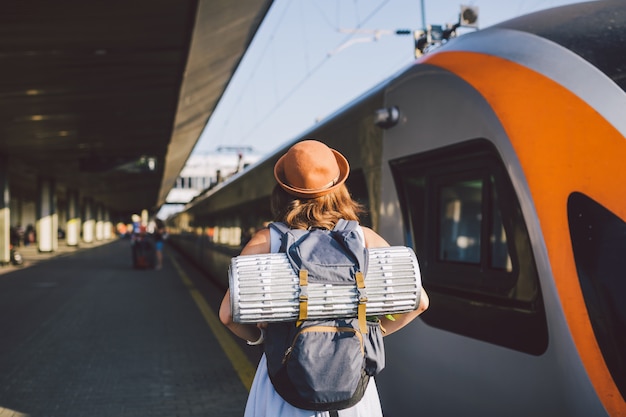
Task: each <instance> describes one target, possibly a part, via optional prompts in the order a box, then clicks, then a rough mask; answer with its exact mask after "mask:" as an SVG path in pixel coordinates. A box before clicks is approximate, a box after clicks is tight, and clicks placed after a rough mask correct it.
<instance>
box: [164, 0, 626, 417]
mask: <svg viewBox="0 0 626 417" xmlns="http://www.w3.org/2000/svg"><path fill="white" fill-rule="evenodd" d="M625 45H626V3H624V2H623V1H617V0H607V1H596V2H589V3H581V4H575V5H569V6H563V7H560V8H555V9H550V10H545V11H542V12H537V13H533V14H530V15H527V16H522V17H519V18H516V19H513V20H510V21H507V22H503V23H501V24H498V25H495V26H493V27H491V28H488V29H485V30H481V31H477V32H475V33H472V34H467V35H464V36H461V37H458V38H455V39H453V40H451V41H449V42H448V43H446V44H445V45H444V46H442V47H440V48H437V49H435V50H433V51H432V52H430V53H427V54H426V55H424V56H423V57H422V58H420V59H419V60H417V61H416V62H415V63H414V64H413V65H411V66H410V67H408V68H406V69H405V70H404V71H402V72H401V73H399V74H398V75H397V76H394V77H392V78H390V79H389V80H387V81H385V82H384V83H382V84H381V85H380V86H378V87H377V88H375V89H373V90H372V91H369V92H367V93H366V94H365V95H364V96H362V97H361V98H360V99H358V100H356V101H355V102H353V103H351V104H349V105H348V106H346V107H345V108H344V109H342V110H340V111H339V112H337V113H336V114H335V115H333V116H332V117H331V118H329V119H328V120H327V121H325V122H323V123H320V124H319V125H317V126H315V127H314V128H312V129H311V130H309V131H307V132H304V133H303V134H302V135H301V136H299V137H298V138H296V139H295V140H294V142H295V141H297V140H300V139H303V138H315V139H318V140H322V141H324V142H325V143H327V144H328V145H329V146H330V147H333V148H336V149H337V150H339V151H340V152H342V153H343V154H344V155H345V156H346V157H347V158H348V160H349V161H350V163H351V167H352V172H351V176H350V179H349V182H348V187H349V189H350V190H351V191H352V192H353V194H354V195H355V197H356V198H357V199H358V200H360V201H361V202H362V203H364V204H365V205H366V206H367V207H368V208H369V216H368V217H367V218H366V219H365V222H366V223H367V224H368V225H370V226H372V227H373V228H374V229H376V230H377V231H378V232H379V233H380V234H381V235H382V236H383V237H385V238H386V239H387V240H388V241H389V242H390V243H391V244H392V245H408V246H412V247H413V248H414V249H415V251H416V253H417V255H418V258H419V262H420V267H421V269H422V279H423V282H424V287H425V288H426V289H427V291H428V293H429V295H430V298H431V304H430V308H429V310H428V311H427V312H426V313H425V314H424V315H422V316H421V317H420V318H419V319H418V320H415V321H414V322H413V323H411V324H410V325H409V326H408V327H407V328H405V329H403V330H402V331H401V332H398V333H396V334H394V335H392V336H390V337H389V338H387V339H386V349H387V357H388V361H387V367H386V369H385V370H384V371H383V372H382V373H381V374H380V375H379V376H378V377H377V384H378V387H379V392H380V395H381V400H382V404H383V410H384V413H385V415H386V416H387V417H394V416H398V417H399V416H407V415H418V414H422V413H424V414H425V415H431V416H449V415H456V414H459V415H470V416H473V415H477V416H478V415H480V416H501V415H507V416H555V415H567V416H590V415H592V416H603V415H607V416H626V401H625V398H626V307H625V306H626V272H625V271H626V223H625V221H626V169H625V167H624V161H626V93H625V88H626V53H625V52H626V51H625V49H626V46H625ZM381 116H386V118H385V117H381ZM291 144H292V143H289V144H287V145H286V146H285V147H284V148H282V149H280V150H278V152H276V153H275V154H273V155H271V156H269V157H268V158H267V159H265V160H264V161H262V162H260V163H258V164H257V165H255V166H254V167H252V168H251V169H249V170H248V171H245V172H244V173H242V174H240V175H238V176H237V177H235V178H233V179H231V180H229V181H228V182H226V183H223V184H221V185H220V186H219V187H217V188H215V189H213V190H208V191H207V192H206V194H205V195H203V196H202V197H200V198H198V199H197V200H195V201H194V202H192V203H191V204H190V205H188V207H187V208H186V210H185V211H184V212H183V213H181V214H179V215H178V216H176V217H175V218H172V219H170V228H172V229H173V230H176V231H177V233H174V235H173V236H172V237H171V240H173V241H174V242H176V243H177V244H178V245H179V247H180V248H181V249H182V250H183V251H185V252H186V253H189V254H192V255H193V256H194V257H195V258H196V260H197V261H198V262H199V263H200V264H201V265H202V266H203V267H204V268H205V269H206V270H207V272H208V273H210V274H211V275H212V276H214V277H216V279H218V280H220V282H221V283H222V285H223V286H224V287H225V286H226V285H227V278H226V271H227V267H228V263H229V261H230V257H232V256H235V255H237V254H238V251H239V250H240V249H241V247H242V245H243V244H244V243H245V241H246V235H247V233H250V232H252V231H253V230H254V229H257V228H259V227H263V226H264V224H265V223H266V222H268V221H270V220H271V216H270V213H269V195H270V193H271V190H272V188H273V185H274V180H273V176H272V167H273V165H274V162H275V161H276V160H277V158H278V157H279V156H280V155H282V154H283V153H284V151H285V150H286V149H287V148H288V147H289V146H291Z"/></svg>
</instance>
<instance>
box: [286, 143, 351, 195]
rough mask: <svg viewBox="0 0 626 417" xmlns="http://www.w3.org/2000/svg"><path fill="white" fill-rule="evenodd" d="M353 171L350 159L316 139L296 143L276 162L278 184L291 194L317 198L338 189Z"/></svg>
mask: <svg viewBox="0 0 626 417" xmlns="http://www.w3.org/2000/svg"><path fill="white" fill-rule="evenodd" d="M349 173H350V165H349V164H348V161H347V160H346V158H345V157H344V156H343V155H342V154H340V153H339V152H337V151H336V150H334V149H331V148H329V147H328V146H326V145H325V144H323V143H322V142H319V141H316V140H304V141H302V142H298V143H296V144H295V145H293V146H292V147H291V148H290V149H289V150H288V151H287V153H286V154H284V155H283V156H282V157H281V158H280V159H279V160H278V162H276V165H274V177H275V178H276V181H278V184H279V185H280V186H281V187H282V188H283V189H284V190H285V191H287V192H288V193H289V194H291V195H294V196H296V197H302V198H317V197H321V196H323V195H326V194H329V193H331V192H333V191H335V190H336V189H337V188H338V187H339V186H340V185H341V184H343V183H344V182H345V181H346V179H347V178H348V174H349Z"/></svg>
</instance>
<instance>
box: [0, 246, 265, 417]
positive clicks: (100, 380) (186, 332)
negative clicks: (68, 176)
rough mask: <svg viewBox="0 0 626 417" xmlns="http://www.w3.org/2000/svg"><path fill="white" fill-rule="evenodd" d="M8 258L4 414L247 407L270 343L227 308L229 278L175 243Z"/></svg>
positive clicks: (101, 414)
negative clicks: (258, 343) (244, 332)
mask: <svg viewBox="0 0 626 417" xmlns="http://www.w3.org/2000/svg"><path fill="white" fill-rule="evenodd" d="M19 250H20V252H21V253H22V256H23V257H24V259H25V263H24V265H23V266H21V267H16V266H4V267H0V417H24V416H29V417H74V416H75V417H87V416H89V417H122V416H124V417H160V416H163V417H165V416H167V417H173V416H180V417H193V416H220V417H231V416H232V417H235V416H242V415H243V410H244V407H245V402H246V398H247V395H248V389H249V386H250V384H251V382H252V377H253V374H254V370H255V368H256V363H257V362H258V359H259V357H260V350H259V349H258V348H256V347H250V346H247V345H246V344H245V342H243V341H241V340H238V339H237V338H236V337H234V336H232V335H231V334H230V332H229V331H228V330H226V329H225V328H224V326H222V325H221V323H220V322H219V319H218V318H217V311H218V307H219V302H220V301H221V298H222V295H223V291H224V290H223V289H221V288H217V287H216V286H215V285H214V284H213V283H212V281H211V280H210V278H209V277H207V276H206V275H205V274H203V273H202V272H201V271H199V270H198V269H196V268H194V266H193V265H192V264H190V263H189V262H188V261H187V260H186V259H185V258H184V257H183V256H182V255H180V254H179V253H178V252H177V251H176V250H175V249H173V248H171V247H168V245H166V246H165V250H164V265H163V268H162V269H160V270H153V269H146V270H139V269H133V267H132V258H131V248H130V242H129V241H128V240H125V239H120V240H112V241H109V242H103V243H94V244H89V245H81V247H80V248H69V247H60V248H59V250H58V251H56V252H55V253H50V254H46V253H37V252H36V249H35V248H34V247H30V248H29V247H25V248H24V247H22V248H19Z"/></svg>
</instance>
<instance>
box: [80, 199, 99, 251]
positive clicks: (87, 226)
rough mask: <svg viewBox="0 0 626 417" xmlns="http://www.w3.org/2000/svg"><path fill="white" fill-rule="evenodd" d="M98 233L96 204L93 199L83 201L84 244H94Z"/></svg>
mask: <svg viewBox="0 0 626 417" xmlns="http://www.w3.org/2000/svg"><path fill="white" fill-rule="evenodd" d="M95 232H96V220H95V216H94V204H93V200H92V199H91V198H85V199H83V242H85V243H92V242H93V240H94V234H95Z"/></svg>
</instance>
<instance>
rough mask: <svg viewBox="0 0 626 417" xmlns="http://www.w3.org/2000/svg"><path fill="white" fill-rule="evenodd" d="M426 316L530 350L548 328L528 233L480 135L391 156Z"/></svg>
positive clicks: (543, 343) (543, 341)
mask: <svg viewBox="0 0 626 417" xmlns="http://www.w3.org/2000/svg"><path fill="white" fill-rule="evenodd" d="M390 166H391V169H392V172H393V175H394V180H395V182H396V188H397V190H398V195H399V198H400V204H401V207H402V213H403V217H404V219H405V222H404V224H405V227H406V229H405V236H406V237H407V242H408V244H410V245H412V246H413V247H414V248H415V251H416V253H417V255H418V258H419V261H420V266H421V269H422V278H423V281H424V286H425V288H426V289H427V290H428V291H429V294H430V295H432V296H431V299H432V300H433V302H432V303H431V308H430V309H429V311H428V313H427V314H425V315H424V316H423V319H424V321H426V322H427V323H429V324H431V325H433V326H436V327H439V328H443V329H446V330H449V331H453V332H456V333H460V334H464V335H466V336H469V337H474V338H476V339H480V340H484V341H488V342H491V343H494V344H499V345H502V346H506V347H509V348H512V349H517V350H520V351H524V352H527V353H531V354H537V355H538V354H541V353H543V352H544V351H545V349H546V348H547V343H548V336H547V327H546V321H545V313H544V310H543V301H542V298H541V291H540V287H539V284H538V275H537V270H536V267H535V261H534V258H533V255H532V250H531V247H530V237H529V235H528V231H527V228H526V224H525V222H524V219H523V216H522V212H521V207H520V204H519V202H518V200H517V197H516V194H515V192H514V190H513V186H512V184H511V182H510V180H509V178H508V174H507V172H506V170H505V169H504V166H503V164H502V162H501V161H500V159H499V157H498V154H497V152H496V150H495V149H494V148H493V147H492V145H490V144H489V142H487V141H483V140H477V141H471V142H468V143H465V144H462V145H456V146H453V147H449V148H446V149H443V150H439V151H435V152H428V153H424V154H419V155H415V156H411V157H406V158H402V159H398V160H395V161H391V163H390Z"/></svg>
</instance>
